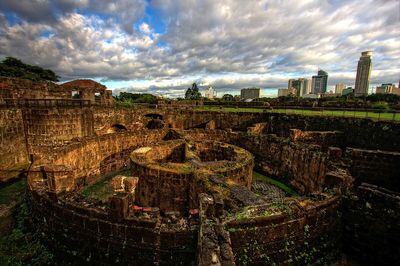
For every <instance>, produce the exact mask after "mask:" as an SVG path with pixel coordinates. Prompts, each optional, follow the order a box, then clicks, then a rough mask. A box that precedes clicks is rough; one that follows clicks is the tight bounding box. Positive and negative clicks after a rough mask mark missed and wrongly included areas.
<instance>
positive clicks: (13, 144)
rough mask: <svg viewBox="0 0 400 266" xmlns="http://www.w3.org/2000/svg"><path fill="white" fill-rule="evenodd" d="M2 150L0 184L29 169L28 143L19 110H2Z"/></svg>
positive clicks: (0, 132)
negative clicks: (22, 170)
mask: <svg viewBox="0 0 400 266" xmlns="http://www.w3.org/2000/svg"><path fill="white" fill-rule="evenodd" d="M0 150H1V151H2V154H1V155H0V183H1V182H4V181H7V180H8V179H9V178H12V177H13V176H15V175H18V173H19V172H20V170H21V169H27V168H28V166H29V158H28V152H27V143H26V140H25V133H24V124H23V119H22V111H21V110H19V109H0Z"/></svg>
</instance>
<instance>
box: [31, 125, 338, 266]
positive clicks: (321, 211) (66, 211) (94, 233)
mask: <svg viewBox="0 0 400 266" xmlns="http://www.w3.org/2000/svg"><path fill="white" fill-rule="evenodd" d="M154 132H157V133H154ZM193 132H195V133H196V134H199V133H201V132H203V133H204V134H206V133H207V132H206V131H205V130H194V131H193ZM193 132H187V133H188V134H189V135H190V134H193ZM211 134H213V135H214V136H216V135H217V134H218V133H217V132H212V133H211ZM224 134H226V133H223V132H222V131H221V135H220V136H223V135H224ZM164 135H165V131H137V132H129V133H117V134H110V135H104V136H99V137H94V138H88V139H87V140H84V139H83V140H82V141H81V142H80V143H72V144H69V145H67V146H65V147H63V148H59V149H55V150H54V153H53V155H52V156H50V158H51V161H48V162H47V163H49V164H50V163H52V164H55V165H69V166H71V168H72V169H71V170H72V177H73V178H75V179H78V178H76V177H80V176H87V175H91V174H93V173H98V166H99V163H98V162H99V161H100V160H102V159H103V158H105V157H107V156H109V155H110V154H113V153H117V152H118V151H123V150H125V148H126V147H131V146H135V145H137V144H140V146H143V145H146V144H148V143H147V142H148V141H149V140H152V138H156V139H157V140H160V139H161V138H162V137H163V136H164ZM130 137H131V138H132V141H130ZM152 141H156V140H152ZM152 141H150V142H152ZM97 153H98V154H99V155H98V156H97V155H96V154H97ZM79 158H88V159H89V158H93V159H91V160H88V162H86V160H80V159H79ZM40 163H43V161H38V162H37V164H40ZM74 169H76V171H75V170H74ZM49 170H51V169H49ZM74 171H75V172H74ZM31 174H32V176H33V177H35V178H37V179H39V178H40V171H37V172H36V176H35V170H33V171H32V172H31ZM48 174H49V175H51V171H49V173H48ZM94 175H95V174H94ZM36 181H38V180H36ZM54 181H55V182H57V181H60V180H54ZM61 182H63V181H61ZM33 199H34V200H33V204H34V206H35V210H36V211H35V212H36V214H37V217H38V218H41V219H40V220H41V221H40V223H41V224H42V226H43V228H46V230H48V232H49V233H50V234H52V235H54V236H55V238H54V239H53V240H52V241H54V243H53V244H54V245H57V246H58V245H61V246H62V245H67V246H68V247H70V245H71V250H72V251H73V250H74V248H73V247H75V246H76V247H78V246H79V247H80V249H81V248H82V247H81V246H82V245H81V242H82V239H85V243H87V244H85V245H84V246H83V251H82V256H83V257H85V256H88V254H89V253H90V254H91V258H90V259H91V261H93V262H96V261H103V260H105V261H108V263H112V261H113V260H115V259H116V258H119V259H120V260H121V261H122V260H125V259H126V260H128V261H129V259H130V260H132V261H135V264H136V263H137V264H139V263H144V264H145V265H147V264H153V263H161V264H163V263H165V264H171V263H176V265H187V264H188V263H189V261H192V260H193V258H194V252H195V250H196V242H195V241H196V235H197V230H195V231H190V230H186V231H179V232H178V231H171V232H168V231H164V230H162V229H161V228H160V227H158V225H157V223H156V221H154V220H153V221H150V222H149V223H143V221H135V220H129V219H122V220H121V221H115V220H113V219H115V218H112V217H114V216H113V215H111V216H110V213H109V212H107V211H102V210H98V209H91V208H85V207H82V206H81V205H80V204H77V205H76V206H73V203H69V202H65V203H62V202H63V200H62V198H60V197H57V196H56V195H55V194H54V192H53V193H51V192H48V193H46V192H44V191H41V190H40V189H39V190H37V191H34V192H33ZM330 202H331V204H327V203H324V204H322V205H321V206H322V207H321V206H319V205H315V206H314V205H313V207H309V208H305V209H301V211H299V213H298V214H296V215H298V216H299V217H298V218H295V217H297V216H296V215H295V216H294V217H291V216H288V215H287V214H284V215H281V216H279V218H278V219H277V220H274V221H275V222H272V223H269V222H265V221H263V219H261V220H255V221H238V222H237V223H236V224H235V223H231V224H229V225H228V229H227V230H229V228H230V233H229V235H230V238H231V241H232V250H233V253H234V254H235V255H236V256H237V259H240V260H245V259H246V257H247V256H254V257H255V258H257V256H258V255H259V254H258V253H257V252H258V251H256V250H255V246H254V243H255V242H254V241H258V240H260V242H257V243H258V244H262V243H264V242H262V241H261V239H260V235H258V236H257V237H254V232H257V231H258V232H265V235H268V237H269V238H271V237H272V235H274V237H278V236H279V237H280V240H279V241H280V242H279V244H277V245H272V244H271V243H269V244H266V246H265V249H268V252H271V254H280V253H281V252H282V250H283V249H285V248H286V246H283V245H286V244H287V243H289V244H288V245H293V246H292V248H291V249H290V250H289V251H287V250H285V251H284V252H285V254H286V256H293V257H294V256H296V255H299V254H300V253H299V252H300V251H299V249H298V247H299V245H300V243H304V241H310V242H309V247H310V249H312V248H317V247H318V246H319V245H321V243H323V244H326V245H330V242H324V241H323V240H321V239H320V237H321V236H323V235H326V234H327V233H328V232H331V230H332V228H335V226H336V224H337V223H338V221H337V220H336V219H339V218H338V216H336V215H329V214H332V213H333V212H334V211H336V207H337V204H333V201H330ZM335 202H336V201H335ZM71 204H72V205H71ZM326 206H330V207H326ZM43 217H46V219H44V220H43ZM275 218H276V217H275ZM292 225H293V226H292ZM305 225H308V226H310V227H311V228H312V229H310V235H309V236H308V235H306V236H303V238H302V239H300V240H298V241H296V242H295V244H290V243H291V239H292V238H290V237H292V235H293V234H297V236H300V235H303V234H304V226H305ZM320 225H324V226H321V227H320ZM204 226H208V225H204ZM284 228H286V229H284ZM254 230H256V231H254ZM271 230H272V231H271ZM282 230H284V231H282ZM285 230H287V231H285ZM299 230H300V231H299ZM65 232H67V233H68V234H65ZM282 232H285V233H284V234H282ZM265 235H264V233H263V234H262V236H265ZM253 237H254V238H253ZM269 238H267V239H269ZM316 239H318V241H317V240H316ZM86 240H87V241H86ZM244 240H248V241H249V242H248V243H247V244H246V245H247V246H246V251H243V250H240V249H239V248H238V247H239V245H240V244H241V243H242V242H241V241H244ZM301 241H303V242H301ZM325 241H327V240H325ZM329 241H331V240H329ZM332 241H333V240H332ZM122 243H126V244H125V245H123V244H122ZM182 246H183V247H185V248H183V249H182ZM261 246H262V247H260V248H264V246H263V245H261ZM247 247H248V248H247ZM318 250H319V252H320V253H319V254H322V253H324V252H325V251H323V250H320V249H318ZM77 251H78V250H77ZM106 251H107V254H109V255H108V257H106V258H105V257H104V256H103V255H104V253H105V252H106ZM243 252H245V254H244V253H243ZM330 252H332V251H330ZM298 253H299V254H298ZM139 254H142V256H139V257H140V258H139V257H137V256H138V255H139ZM143 254H147V255H146V256H143ZM268 254H269V253H268ZM324 254H325V253H324ZM300 255H301V254H300ZM300 255H299V256H300ZM321 256H322V255H321ZM260 259H262V258H260ZM240 260H239V261H240ZM271 260H274V261H275V260H276V261H278V262H280V261H281V260H282V257H277V256H275V257H274V256H272V255H271ZM103 262H104V261H103Z"/></svg>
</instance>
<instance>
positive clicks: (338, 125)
mask: <svg viewBox="0 0 400 266" xmlns="http://www.w3.org/2000/svg"><path fill="white" fill-rule="evenodd" d="M74 110H75V109H73V108H71V109H66V110H65V111H64V112H65V114H67V113H71V112H73V111H74ZM106 110H107V109H104V110H103V111H101V112H97V111H95V113H94V114H93V116H94V117H95V119H94V122H93V124H94V127H95V128H96V127H97V128H101V127H102V126H106V125H108V126H109V125H110V123H109V121H111V120H110V119H112V120H113V121H117V122H118V120H120V119H121V118H115V117H118V116H117V115H115V116H114V115H108V116H109V119H104V118H103V116H104V114H106V113H112V114H114V112H115V114H118V113H121V112H120V111H119V110H118V109H108V110H107V111H106ZM0 111H1V112H0V113H1V115H2V116H3V117H7V121H6V124H7V125H6V127H5V128H13V130H14V131H13V132H15V134H10V132H11V131H12V130H9V129H2V130H4V131H3V132H4V133H3V134H2V142H1V144H2V145H3V146H4V145H6V146H7V147H9V145H8V141H10V143H11V144H12V143H14V142H13V141H14V140H17V139H18V138H23V136H24V132H23V131H21V128H23V111H22V110H21V109H19V110H18V109H15V110H0ZM150 112H151V113H161V114H163V116H164V120H165V124H166V125H169V124H171V125H172V124H173V118H174V116H175V118H176V122H175V124H174V125H175V127H176V128H180V129H185V128H189V127H191V126H198V127H205V125H206V124H207V123H208V122H210V121H214V124H215V127H216V128H222V129H229V128H236V129H240V130H242V131H245V130H246V129H247V126H249V124H251V123H253V122H255V123H266V124H265V126H264V129H260V132H259V133H276V134H278V135H279V136H282V137H289V136H290V135H289V134H290V131H289V129H291V128H297V129H301V130H308V131H309V130H311V131H312V130H318V131H321V130H341V131H342V132H346V134H345V136H344V140H343V142H344V144H343V146H344V147H357V148H364V149H377V148H379V147H380V149H382V150H387V151H390V150H392V151H398V150H399V147H400V145H399V143H398V141H399V138H398V136H399V133H400V126H399V124H396V123H393V122H373V121H371V120H368V119H347V118H321V117H304V116H303V117H302V116H286V115H276V114H274V115H272V114H263V113H260V114H243V117H242V116H241V115H240V114H229V113H226V114H222V113H211V112H206V114H204V116H203V117H202V115H201V114H197V113H196V115H195V116H193V117H191V114H192V112H190V111H187V112H179V113H178V114H177V113H176V112H175V111H171V110H167V111H162V112H161V111H160V110H157V112H155V111H154V110H147V111H143V110H139V111H138V110H135V111H129V110H125V111H123V113H124V114H123V117H124V119H126V120H125V123H129V124H128V126H129V125H130V123H131V122H133V121H136V120H135V119H136V118H137V117H138V118H139V119H141V118H142V119H143V121H144V122H143V124H145V123H146V122H147V121H148V118H143V115H144V114H146V113H150ZM6 113H7V114H6ZM132 114H135V116H132V117H133V118H129V119H128V118H127V117H129V116H131V115H132ZM29 116H30V117H33V118H32V121H34V120H35V119H36V121H40V119H39V118H38V116H36V115H35V114H29V113H28V117H29ZM62 116H63V114H62V112H61V113H60V119H61V120H62ZM11 117H14V119H13V123H12V124H10V122H9V121H8V120H9V119H8V118H11ZM96 117H97V118H96ZM247 119H249V120H250V121H251V123H248V122H246V120H247ZM2 121H5V120H2ZM48 121H49V123H50V125H53V123H54V122H50V119H49V120H48ZM14 123H15V124H14ZM73 123H82V121H81V122H77V121H74V122H73ZM125 125H127V124H125ZM232 125H233V126H232ZM35 130H37V131H36V133H37V134H40V129H39V128H37V129H33V131H34V132H35ZM46 130H47V129H46ZM7 132H9V133H7ZM99 132H100V131H99ZM350 132H351V134H350ZM36 133H33V134H32V136H34V135H35V134H36ZM122 134H124V133H122ZM196 134H197V135H196ZM202 134H203V136H202V137H203V138H204V139H218V140H221V141H226V142H229V143H232V144H235V145H238V146H246V147H245V148H247V149H249V150H250V151H251V152H252V153H253V154H254V155H255V156H256V159H257V158H263V157H265V158H268V159H267V160H265V161H264V166H263V167H264V168H263V170H264V172H266V173H271V174H273V173H275V174H276V175H277V174H281V173H282V172H281V171H282V170H285V169H286V170H287V169H289V170H290V169H293V171H296V172H302V171H303V172H302V174H299V175H298V177H299V179H298V178H295V181H296V182H297V185H296V182H291V183H292V185H293V186H295V187H298V188H299V190H300V191H303V192H306V189H305V188H303V189H302V188H301V187H302V185H303V186H304V187H307V188H308V187H309V185H310V184H309V182H310V180H311V182H314V184H313V185H312V186H310V187H311V188H312V189H310V191H311V190H317V191H318V190H319V189H320V188H321V185H322V184H323V179H321V176H314V175H313V173H314V171H313V170H312V168H313V167H311V168H307V167H305V166H304V163H303V164H302V161H301V160H298V158H302V159H304V160H305V161H306V162H307V163H308V161H309V160H312V161H313V162H314V163H312V165H314V166H315V167H323V166H322V165H323V162H324V160H326V156H327V155H326V153H325V154H324V153H323V152H322V151H321V152H320V151H319V148H318V147H313V146H303V145H301V144H296V143H289V142H287V143H286V144H285V146H284V149H280V146H279V145H280V144H279V143H280V142H281V141H276V142H277V143H278V144H276V143H275V140H274V137H273V136H261V135H260V136H259V135H258V134H254V136H252V135H251V134H250V135H246V134H244V133H232V132H229V130H228V131H221V132H216V131H208V132H206V131H205V130H197V133H195V131H193V132H192V133H191V132H189V133H188V135H192V136H193V137H195V138H198V137H199V136H201V135H202ZM115 135H118V134H115ZM11 136H12V137H11ZM16 136H17V138H16ZM108 136H111V135H106V136H100V137H95V138H98V139H97V140H103V141H104V140H106V139H107V138H108ZM233 136H234V137H233ZM101 138H104V139H101ZM110 138H112V137H110ZM137 138H138V139H139V138H140V137H137ZM288 140H289V139H288ZM46 141H49V139H47V140H46ZM83 142H84V144H74V145H78V146H79V145H82V146H85V145H87V146H86V147H87V149H88V150H92V149H95V150H96V151H97V152H99V151H100V153H101V152H102V148H101V145H100V144H95V141H94V142H90V141H89V142H88V143H86V142H85V140H83ZM15 143H16V142H15ZM18 143H19V145H13V146H12V148H13V151H11V153H7V155H6V154H4V155H2V157H1V159H2V160H4V162H6V163H5V164H6V165H8V164H9V163H7V162H11V161H12V159H11V158H14V160H17V161H18V159H15V158H22V157H25V156H26V155H27V152H25V151H26V150H25V151H24V147H22V145H21V143H22V142H20V141H18ZM50 143H51V141H50ZM89 143H91V144H89ZM245 143H246V144H245ZM265 143H268V145H267V147H265V146H263V144H265ZM16 144H17V143H16ZM90 145H93V146H90ZM137 145H142V143H141V142H140V141H139V140H138V141H137ZM247 145H248V146H247ZM10 146H11V145H10ZM339 146H340V145H339ZM106 147H107V148H104V150H107V149H113V148H112V147H114V146H112V144H110V146H108V145H106ZM68 149H70V148H65V149H64V152H65V153H66V154H69V155H68V156H67V157H69V156H70V157H71V158H72V157H75V156H78V157H77V158H88V159H89V158H91V156H87V157H82V155H83V154H85V155H86V153H85V152H83V149H84V148H82V150H81V151H78V150H79V149H77V151H72V150H71V151H68ZM39 150H40V151H41V154H42V155H46V154H50V156H49V158H51V157H52V155H51V154H52V153H51V148H50V147H40V149H39V147H38V151H39ZM358 150H359V149H358ZM89 154H90V153H89ZM94 154H95V153H93V154H91V155H94ZM113 154H115V153H111V152H108V153H107V152H105V153H103V155H102V156H100V157H102V158H97V159H99V160H100V159H101V160H105V159H107V158H108V159H109V163H110V165H111V162H112V161H115V160H114V159H113V158H112V157H109V156H113ZM127 154H128V153H126V154H122V153H120V156H119V157H118V156H117V157H116V158H117V161H118V162H117V163H116V164H115V165H114V166H112V167H111V168H112V169H117V168H119V167H121V165H124V160H125V159H124V158H126V156H127ZM292 155H293V156H292ZM290 156H292V159H293V160H290V161H289V160H288V158H289V157H290ZM54 158H56V157H54ZM340 158H341V159H340V160H343V161H345V162H347V163H348V162H353V165H352V167H351V168H350V169H351V174H352V175H353V177H356V180H355V183H356V184H357V185H358V184H361V182H370V183H373V185H374V184H375V185H379V186H380V187H372V188H371V187H370V186H368V185H363V186H357V187H355V188H354V190H353V191H352V193H351V195H353V196H350V197H349V199H350V201H351V203H350V204H353V205H350V206H355V207H354V208H352V210H350V211H349V210H346V209H345V212H344V221H345V222H346V224H354V225H355V226H353V227H352V226H350V227H348V228H346V230H347V231H345V232H347V235H346V237H348V238H347V240H346V241H347V242H346V243H350V244H349V246H351V247H349V248H350V249H351V248H352V250H364V249H365V248H366V244H365V243H369V242H368V241H372V240H371V239H373V241H372V242H374V241H375V242H374V243H379V244H377V245H378V246H380V247H382V248H381V249H378V248H377V249H376V250H375V251H374V250H372V251H371V252H368V254H370V256H368V257H367V258H366V260H368V259H374V258H376V254H383V255H384V254H388V252H390V253H391V254H392V256H391V258H394V259H393V261H394V260H395V259H396V258H397V257H396V256H393V254H399V252H398V250H396V248H397V247H398V246H399V245H398V244H395V245H389V246H388V242H390V243H397V242H396V241H397V240H396V239H394V238H393V237H391V238H390V240H388V241H387V242H383V243H382V242H379V234H372V235H369V234H360V232H359V231H357V230H358V229H357V226H358V228H363V230H366V231H368V230H369V231H371V230H372V231H374V232H380V234H384V235H394V236H399V232H397V231H392V230H393V227H391V224H393V223H395V222H396V221H398V220H396V219H395V220H393V215H392V213H398V208H397V207H396V206H397V205H396V204H397V203H398V202H399V198H398V195H397V194H396V193H395V192H393V191H398V187H399V186H398V182H397V181H398V176H399V174H398V165H399V164H398V163H399V159H398V158H399V157H398V153H397V152H393V153H388V152H386V151H380V152H379V151H367V150H361V151H357V150H356V151H354V149H353V150H352V149H347V150H346V151H345V152H344V153H343V154H342V155H341V156H340ZM23 160H24V159H21V161H23ZM281 160H282V161H283V162H281V163H280V162H279V161H281ZM81 161H85V160H81ZM119 161H120V162H119ZM52 162H55V160H52ZM260 162H261V161H260ZM292 162H294V163H293V164H292ZM297 162H298V163H297ZM58 163H60V164H67V165H71V166H72V169H67V170H66V172H67V173H68V174H67V176H71V175H72V176H74V177H75V176H76V174H77V173H78V175H80V176H86V175H88V176H91V175H92V174H93V176H96V175H97V174H98V173H101V172H102V171H101V170H99V169H100V168H101V167H99V165H98V163H95V162H94V160H92V161H91V160H90V159H89V162H88V163H84V162H76V161H74V160H72V159H60V161H59V162H57V164H58ZM109 163H105V164H103V167H104V168H103V169H104V170H103V172H107V171H111V169H109V170H108V169H107V168H108V167H107V165H109ZM262 165H263V163H259V167H262ZM75 166H76V167H77V168H76V169H78V170H73V169H74V167H75ZM280 167H281V168H280ZM276 169H280V170H279V171H277V170H276ZM315 169H316V168H315ZM320 170H321V169H320ZM75 171H76V172H75ZM59 172H60V173H62V171H60V170H59ZM304 173H306V174H307V175H309V177H311V178H307V180H305V179H303V175H304ZM283 176H285V175H283ZM288 176H290V175H288ZM94 180H95V179H93V180H92V181H94ZM92 181H90V178H88V179H87V180H86V181H84V182H87V183H90V182H92ZM307 182H308V183H307ZM77 183H79V182H77ZM74 185H76V184H75V183H74ZM379 202H388V206H390V207H388V208H386V209H383V208H379V206H381V205H379ZM391 202H394V203H393V204H392V205H390V204H391ZM365 206H372V207H373V208H372V209H371V208H369V207H365ZM365 214H368V217H371V218H368V219H372V221H375V222H374V223H372V224H373V225H372V227H371V226H370V225H368V224H367V223H366V221H368V223H369V224H371V222H370V221H371V220H368V219H364V220H359V218H360V217H363V216H365ZM374 217H375V218H374ZM376 217H382V218H379V219H376ZM356 218H358V220H357V219H356ZM381 221H387V223H385V226H383V225H382V223H381ZM390 221H392V222H390ZM82 233H84V232H83V231H82ZM397 239H398V238H397ZM381 240H382V239H381ZM382 241H383V240H382ZM372 242H371V245H373V243H372ZM375 246H376V245H375ZM350 249H349V250H350ZM379 252H381V253H379ZM385 252H386V253H385ZM388 260H389V261H390V259H388Z"/></svg>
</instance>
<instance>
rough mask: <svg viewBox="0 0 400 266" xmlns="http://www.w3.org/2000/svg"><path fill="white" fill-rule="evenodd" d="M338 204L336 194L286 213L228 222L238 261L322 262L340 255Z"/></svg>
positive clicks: (295, 206) (244, 263)
mask: <svg viewBox="0 0 400 266" xmlns="http://www.w3.org/2000/svg"><path fill="white" fill-rule="evenodd" d="M339 204H340V199H339V197H333V198H329V199H324V200H320V201H317V202H313V203H310V204H308V205H306V206H301V205H294V206H290V207H289V208H288V210H287V212H286V213H280V214H275V215H270V216H268V217H257V218H247V219H246V218H243V219H238V220H236V221H231V222H228V223H227V225H226V227H227V230H228V232H229V235H230V239H231V241H232V250H233V253H234V254H235V256H236V262H237V265H248V264H249V265H263V264H265V263H266V262H267V263H269V264H273V263H275V264H276V265H307V264H310V263H311V264H312V263H315V262H317V261H319V263H321V264H323V263H324V262H328V261H329V259H333V258H335V257H338V255H339V253H340V242H341V237H342V235H341V223H340V211H339Z"/></svg>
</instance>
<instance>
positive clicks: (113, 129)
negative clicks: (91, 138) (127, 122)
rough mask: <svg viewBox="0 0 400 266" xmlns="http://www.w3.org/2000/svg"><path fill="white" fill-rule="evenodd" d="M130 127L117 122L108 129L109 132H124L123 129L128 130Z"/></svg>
mask: <svg viewBox="0 0 400 266" xmlns="http://www.w3.org/2000/svg"><path fill="white" fill-rule="evenodd" d="M127 130H128V129H127V128H126V127H125V126H123V125H120V124H115V125H112V126H111V127H110V128H109V129H107V133H116V132H122V131H127Z"/></svg>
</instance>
